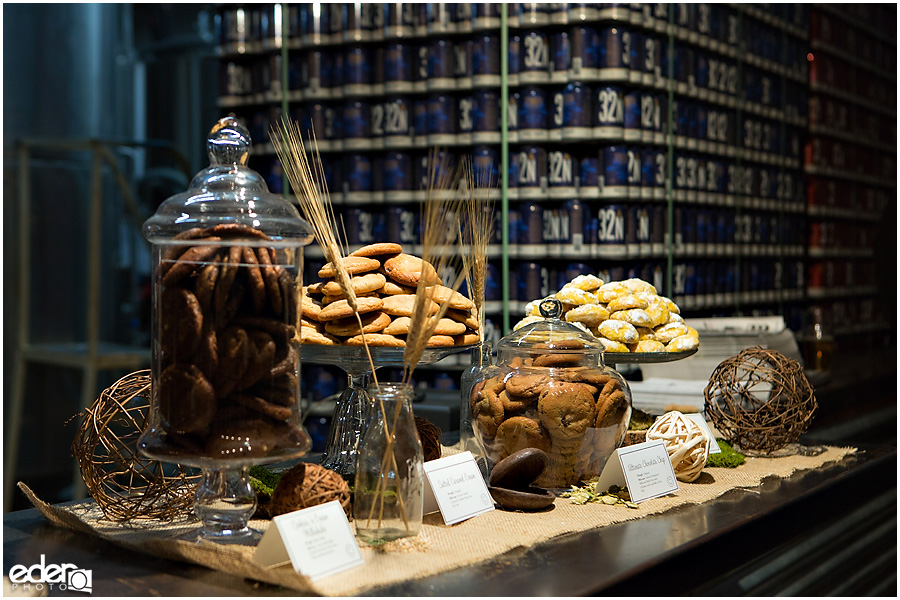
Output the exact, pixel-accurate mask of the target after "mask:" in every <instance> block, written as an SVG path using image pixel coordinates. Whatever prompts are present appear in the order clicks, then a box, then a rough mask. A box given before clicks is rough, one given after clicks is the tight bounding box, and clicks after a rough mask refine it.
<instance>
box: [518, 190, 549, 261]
mask: <svg viewBox="0 0 900 600" xmlns="http://www.w3.org/2000/svg"><path fill="white" fill-rule="evenodd" d="M516 238H517V242H516V243H517V246H516V254H517V256H518V257H519V258H543V257H545V256H546V255H547V249H546V248H545V247H544V245H543V244H544V209H543V207H541V206H540V205H539V204H537V203H536V202H525V203H523V204H522V206H521V207H520V208H519V232H518V234H517V236H516Z"/></svg>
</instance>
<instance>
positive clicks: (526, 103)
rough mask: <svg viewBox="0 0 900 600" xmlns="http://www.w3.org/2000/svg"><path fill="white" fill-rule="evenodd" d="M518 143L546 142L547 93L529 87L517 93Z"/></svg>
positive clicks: (537, 88) (538, 88) (540, 89)
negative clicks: (529, 141) (518, 96)
mask: <svg viewBox="0 0 900 600" xmlns="http://www.w3.org/2000/svg"><path fill="white" fill-rule="evenodd" d="M519 94H520V98H519V123H518V125H519V127H518V131H519V141H526V140H536V141H540V140H546V139H547V137H548V131H547V126H548V120H549V119H548V114H549V111H548V109H547V92H546V90H544V88H541V87H536V86H529V87H525V88H522V89H521V90H520V92H519Z"/></svg>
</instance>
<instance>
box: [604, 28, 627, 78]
mask: <svg viewBox="0 0 900 600" xmlns="http://www.w3.org/2000/svg"><path fill="white" fill-rule="evenodd" d="M599 48H600V51H599V54H598V59H599V64H598V65H597V69H598V72H597V76H598V77H599V78H600V80H602V81H628V80H629V75H628V74H629V70H630V63H631V33H630V32H629V31H627V30H625V29H624V28H623V27H622V26H621V25H618V24H617V25H615V26H612V27H604V28H603V29H601V30H600V45H599Z"/></svg>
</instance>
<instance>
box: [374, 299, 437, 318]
mask: <svg viewBox="0 0 900 600" xmlns="http://www.w3.org/2000/svg"><path fill="white" fill-rule="evenodd" d="M415 306H416V296H415V294H398V295H396V296H386V297H385V298H383V300H382V308H381V310H383V311H384V312H386V313H387V314H389V315H391V316H395V317H411V316H412V313H413V308H414V307H415ZM425 306H426V307H427V308H428V314H429V315H433V314H436V313H437V312H438V310H440V307H439V306H438V305H437V304H435V303H434V302H431V301H430V300H429V301H427V302H426V304H425Z"/></svg>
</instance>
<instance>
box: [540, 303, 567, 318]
mask: <svg viewBox="0 0 900 600" xmlns="http://www.w3.org/2000/svg"><path fill="white" fill-rule="evenodd" d="M538 310H539V311H540V313H541V316H542V317H544V318H545V319H558V318H559V315H561V314H562V302H560V301H559V300H557V299H556V298H544V299H543V300H542V301H541V303H540V304H539V305H538Z"/></svg>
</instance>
